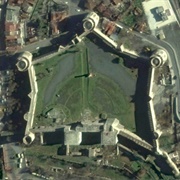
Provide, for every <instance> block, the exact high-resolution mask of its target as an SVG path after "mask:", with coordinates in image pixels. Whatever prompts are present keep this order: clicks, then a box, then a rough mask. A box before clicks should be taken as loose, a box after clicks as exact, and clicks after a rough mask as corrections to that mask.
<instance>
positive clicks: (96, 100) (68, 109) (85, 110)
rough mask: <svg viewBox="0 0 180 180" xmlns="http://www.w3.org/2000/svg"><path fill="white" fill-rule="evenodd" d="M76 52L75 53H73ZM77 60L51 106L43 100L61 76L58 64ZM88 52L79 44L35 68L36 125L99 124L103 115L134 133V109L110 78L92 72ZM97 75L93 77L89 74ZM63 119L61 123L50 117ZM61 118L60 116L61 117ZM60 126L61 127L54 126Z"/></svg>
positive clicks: (58, 85) (51, 100)
mask: <svg viewBox="0 0 180 180" xmlns="http://www.w3.org/2000/svg"><path fill="white" fill-rule="evenodd" d="M72 52H73V53H72ZM67 57H68V58H73V61H74V66H73V69H72V71H71V73H70V74H69V75H68V76H67V77H66V78H65V79H64V80H63V81H61V82H59V83H58V84H57V85H56V86H55V88H54V90H53V94H52V98H51V99H50V101H49V102H48V103H44V101H43V99H44V96H46V95H45V92H46V89H47V88H48V85H49V83H50V82H51V81H52V80H53V78H54V76H56V75H57V74H58V73H59V69H58V63H61V62H62V61H63V59H64V58H67ZM88 61H89V58H88V49H87V48H86V47H85V46H83V45H82V44H78V45H77V46H76V47H75V48H72V49H71V50H69V51H68V52H66V53H64V54H62V55H60V56H57V57H54V58H52V59H49V60H48V61H45V62H43V63H42V64H39V65H36V66H35V71H36V75H37V79H38V80H37V83H38V100H37V108H36V114H35V124H34V125H38V126H41V125H56V124H57V123H59V124H68V123H73V122H77V121H80V120H87V119H88V120H95V119H98V118H99V114H102V113H103V114H106V115H107V117H116V118H118V119H119V120H120V121H121V123H122V124H123V125H125V126H126V128H128V129H130V130H132V131H134V130H135V123H134V122H135V121H134V106H133V104H131V103H130V102H129V97H126V96H125V95H124V94H123V92H122V90H121V88H120V86H119V85H117V84H116V83H115V82H114V81H112V80H111V79H109V78H108V77H106V76H104V75H102V74H100V73H98V72H94V70H93V69H91V68H89V63H88ZM91 72H93V74H92V76H91V77H90V76H89V74H90V73H91ZM49 112H50V113H51V114H53V115H54V117H56V116H59V118H58V121H56V120H55V119H53V118H52V117H51V118H49V117H48V116H47V114H48V113H49ZM57 114H58V115H57ZM54 122H57V123H54Z"/></svg>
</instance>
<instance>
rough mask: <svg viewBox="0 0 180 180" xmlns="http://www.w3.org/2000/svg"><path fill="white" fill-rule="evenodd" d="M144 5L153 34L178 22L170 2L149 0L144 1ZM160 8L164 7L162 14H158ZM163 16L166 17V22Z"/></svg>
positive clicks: (166, 0)
mask: <svg viewBox="0 0 180 180" xmlns="http://www.w3.org/2000/svg"><path fill="white" fill-rule="evenodd" d="M142 4H143V8H144V12H145V14H146V17H147V21H148V24H149V28H150V29H151V31H152V33H154V32H155V30H156V29H159V28H161V27H163V26H166V25H169V24H171V23H173V22H175V21H177V20H176V16H175V14H174V12H173V10H172V7H171V5H170V3H169V0H149V1H144V2H143V3H142ZM158 7H162V8H161V9H162V12H160V13H158V12H157V8H158ZM162 16H165V19H164V20H163V18H164V17H162Z"/></svg>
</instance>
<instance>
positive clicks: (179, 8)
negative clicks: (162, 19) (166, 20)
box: [170, 0, 180, 25]
mask: <svg viewBox="0 0 180 180" xmlns="http://www.w3.org/2000/svg"><path fill="white" fill-rule="evenodd" d="M178 1H179V0H170V3H171V6H172V8H173V10H174V13H175V15H176V18H177V21H178V24H179V25H180V1H179V2H178Z"/></svg>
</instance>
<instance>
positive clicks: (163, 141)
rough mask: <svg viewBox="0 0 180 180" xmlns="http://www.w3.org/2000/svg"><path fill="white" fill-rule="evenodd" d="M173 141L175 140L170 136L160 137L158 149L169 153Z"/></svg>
mask: <svg viewBox="0 0 180 180" xmlns="http://www.w3.org/2000/svg"><path fill="white" fill-rule="evenodd" d="M174 141H175V140H174V137H173V136H172V135H168V136H160V138H159V143H160V147H161V148H162V149H164V150H165V151H167V152H170V151H171V149H172V148H171V146H172V145H173V144H174Z"/></svg>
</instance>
